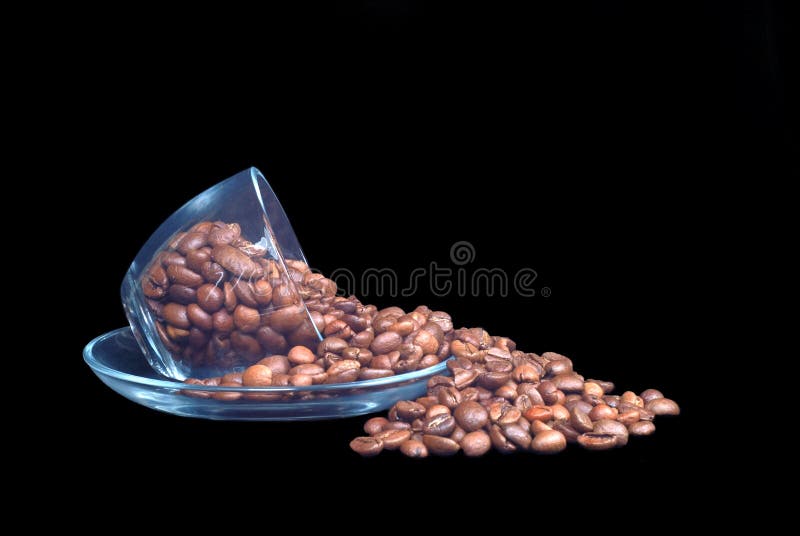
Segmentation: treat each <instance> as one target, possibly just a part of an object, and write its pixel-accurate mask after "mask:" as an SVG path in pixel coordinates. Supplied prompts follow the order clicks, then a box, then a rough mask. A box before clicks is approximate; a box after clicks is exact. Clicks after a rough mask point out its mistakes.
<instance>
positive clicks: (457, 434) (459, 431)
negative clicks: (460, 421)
mask: <svg viewBox="0 0 800 536" xmlns="http://www.w3.org/2000/svg"><path fill="white" fill-rule="evenodd" d="M465 435H467V432H466V431H465V430H464V429H463V428H461V427H460V426H458V425H456V428H455V430H453V433H452V434H450V439H452V440H453V441H455V442H456V443H459V444H460V443H461V440H462V439H464V436H465Z"/></svg>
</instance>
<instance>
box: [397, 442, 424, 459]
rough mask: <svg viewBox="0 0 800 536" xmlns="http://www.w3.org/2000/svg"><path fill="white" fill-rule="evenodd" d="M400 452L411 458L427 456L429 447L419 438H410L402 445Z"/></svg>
mask: <svg viewBox="0 0 800 536" xmlns="http://www.w3.org/2000/svg"><path fill="white" fill-rule="evenodd" d="M400 452H402V453H403V454H405V455H406V456H408V457H409V458H426V457H427V456H428V448H427V447H426V446H425V444H424V443H423V442H422V441H420V440H417V439H409V440H408V441H404V442H403V443H402V444H401V445H400Z"/></svg>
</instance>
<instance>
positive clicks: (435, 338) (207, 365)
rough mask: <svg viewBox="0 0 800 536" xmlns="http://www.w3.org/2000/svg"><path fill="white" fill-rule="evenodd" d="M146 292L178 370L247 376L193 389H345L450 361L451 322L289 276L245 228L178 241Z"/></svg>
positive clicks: (309, 277) (297, 268)
mask: <svg viewBox="0 0 800 536" xmlns="http://www.w3.org/2000/svg"><path fill="white" fill-rule="evenodd" d="M141 288H142V292H143V294H144V295H145V297H146V301H147V304H148V307H149V309H150V311H151V312H152V314H153V316H154V317H155V318H154V320H155V326H156V330H157V331H158V335H159V337H160V339H161V341H162V342H163V344H164V346H165V347H166V349H167V350H168V351H169V352H171V353H172V356H173V358H174V359H175V361H176V362H178V363H183V364H185V365H186V367H187V369H189V370H193V371H203V370H210V371H214V370H219V371H222V372H227V371H232V370H241V369H245V368H246V367H247V368H246V369H245V370H244V372H243V373H232V374H226V375H224V376H216V377H211V378H206V379H204V380H197V379H190V380H188V381H189V383H197V382H201V383H203V384H204V385H226V384H227V385H229V386H234V385H246V386H247V385H258V386H266V385H284V386H285V385H309V382H310V383H312V384H320V383H342V382H351V381H355V380H369V379H374V378H384V377H387V376H392V375H394V374H401V373H404V372H410V371H413V370H417V369H420V368H425V367H430V366H432V365H435V364H437V363H439V362H440V361H441V360H442V359H445V358H447V357H448V356H449V355H450V340H451V338H452V331H453V324H452V321H451V319H450V316H449V315H448V314H447V313H443V312H440V311H431V310H430V309H428V308H427V307H418V308H417V309H416V310H414V311H412V312H410V313H405V312H404V311H403V310H402V309H400V308H398V307H389V308H386V309H383V310H380V311H379V310H378V308H377V307H375V306H374V305H363V304H362V303H361V302H360V301H359V300H358V299H357V298H355V297H354V296H351V297H349V298H346V297H342V296H336V291H337V288H336V284H335V283H334V282H333V281H332V280H330V279H328V278H326V277H324V276H323V275H321V274H318V273H315V272H312V271H311V270H310V269H309V268H308V266H307V265H306V264H305V263H304V262H302V261H298V260H287V261H286V263H285V270H284V269H283V268H282V266H281V265H280V264H279V261H278V260H277V259H275V258H271V257H270V256H269V254H268V252H267V250H266V248H264V247H262V246H260V245H258V244H253V243H252V242H250V241H248V240H246V239H245V238H244V237H243V236H242V234H241V228H240V226H239V225H238V224H236V223H225V222H201V223H198V224H196V225H195V226H193V227H192V228H191V229H190V230H189V231H188V232H186V233H181V234H179V235H178V236H176V237H175V239H174V240H173V241H172V242H171V244H170V245H169V247H168V248H167V249H165V250H164V251H162V252H160V253H159V254H158V255H157V256H156V258H155V259H154V261H153V262H152V263H151V265H150V267H149V268H148V270H147V271H146V272H145V275H144V276H143V277H142V280H141ZM300 298H302V301H304V302H305V304H306V306H307V308H308V310H309V313H306V311H305V310H304V309H303V307H302V305H301V299H300ZM317 332H319V333H320V334H321V335H322V336H323V337H324V339H323V340H322V341H321V342H320V341H319V337H318V335H317ZM201 395H202V393H201ZM232 395H233V394H231V396H232Z"/></svg>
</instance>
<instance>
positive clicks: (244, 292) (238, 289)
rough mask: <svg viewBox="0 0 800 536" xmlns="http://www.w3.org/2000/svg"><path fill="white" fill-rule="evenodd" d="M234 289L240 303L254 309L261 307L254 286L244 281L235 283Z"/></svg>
mask: <svg viewBox="0 0 800 536" xmlns="http://www.w3.org/2000/svg"><path fill="white" fill-rule="evenodd" d="M232 287H233V292H234V294H236V300H237V301H238V303H240V304H243V305H246V306H247V307H252V308H253V309H256V308H258V307H259V303H258V301H257V300H256V295H255V292H254V291H253V286H252V285H251V284H250V283H249V282H247V281H243V280H239V281H235V282H233V284H232Z"/></svg>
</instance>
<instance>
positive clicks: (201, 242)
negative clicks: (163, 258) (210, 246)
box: [175, 232, 208, 255]
mask: <svg viewBox="0 0 800 536" xmlns="http://www.w3.org/2000/svg"><path fill="white" fill-rule="evenodd" d="M207 239H208V235H207V234H206V233H198V232H190V233H186V235H184V237H183V238H182V239H181V241H180V242H178V245H177V247H176V248H175V249H177V250H178V251H179V252H180V253H181V254H183V255H187V254H188V253H189V252H190V251H192V250H196V249H199V248H201V247H203V246H205V245H206V243H207Z"/></svg>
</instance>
